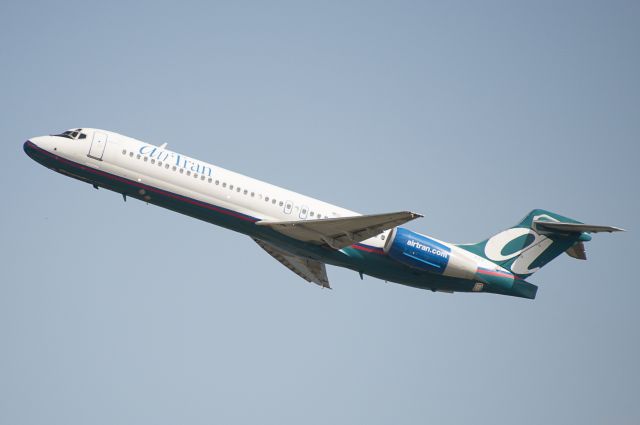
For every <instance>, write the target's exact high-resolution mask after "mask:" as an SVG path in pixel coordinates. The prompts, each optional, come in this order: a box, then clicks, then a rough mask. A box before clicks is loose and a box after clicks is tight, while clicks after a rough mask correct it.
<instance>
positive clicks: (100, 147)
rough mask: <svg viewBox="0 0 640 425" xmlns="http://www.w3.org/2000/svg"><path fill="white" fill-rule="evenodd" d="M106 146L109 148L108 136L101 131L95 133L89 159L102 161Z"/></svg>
mask: <svg viewBox="0 0 640 425" xmlns="http://www.w3.org/2000/svg"><path fill="white" fill-rule="evenodd" d="M105 146H107V135H106V134H104V133H100V132H99V131H96V132H94V133H93V140H92V141H91V148H89V157H91V158H94V159H97V160H98V161H102V155H104V148H105Z"/></svg>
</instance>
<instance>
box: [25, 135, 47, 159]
mask: <svg viewBox="0 0 640 425" xmlns="http://www.w3.org/2000/svg"><path fill="white" fill-rule="evenodd" d="M46 139H47V138H46V137H32V138H31V139H29V140H27V141H26V142H24V145H22V148H23V149H24V152H25V153H26V154H27V155H29V158H31V159H33V160H34V161H36V162H39V163H41V164H42V163H43V161H44V160H46V159H47V158H48V157H50V156H51V154H49V152H48V150H49V149H47V140H46Z"/></svg>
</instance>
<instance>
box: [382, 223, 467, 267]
mask: <svg viewBox="0 0 640 425" xmlns="http://www.w3.org/2000/svg"><path fill="white" fill-rule="evenodd" d="M384 252H385V253H386V254H387V255H388V256H389V257H391V258H392V259H394V260H395V261H397V262H399V263H402V264H404V265H406V266H409V267H411V268H414V269H418V270H422V271H427V272H431V273H437V274H442V275H445V276H451V277H458V278H463V279H473V278H474V276H475V274H476V270H477V268H478V266H477V263H476V262H475V261H474V260H473V259H472V258H470V256H468V254H466V253H464V252H461V250H460V249H458V248H457V247H455V246H450V245H446V244H444V243H443V242H440V241H438V240H436V239H432V238H430V237H428V236H425V235H421V234H420V233H416V232H412V231H411V230H409V229H405V228H402V227H396V228H395V229H393V230H392V231H391V233H390V234H389V238H388V239H387V242H386V243H385V245H384Z"/></svg>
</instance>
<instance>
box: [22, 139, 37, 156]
mask: <svg viewBox="0 0 640 425" xmlns="http://www.w3.org/2000/svg"><path fill="white" fill-rule="evenodd" d="M35 147H36V145H35V143H33V142H32V141H31V140H27V141H26V142H24V145H22V148H23V149H24V152H25V153H26V154H27V155H29V156H31V155H30V154H31V153H32V152H33V151H34V149H35Z"/></svg>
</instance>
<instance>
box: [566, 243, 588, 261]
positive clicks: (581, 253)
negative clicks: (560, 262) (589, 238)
mask: <svg viewBox="0 0 640 425" xmlns="http://www.w3.org/2000/svg"><path fill="white" fill-rule="evenodd" d="M565 252H566V253H567V255H569V256H570V257H573V258H577V259H578V260H586V259H587V250H586V249H584V243H583V242H576V243H575V245H573V246H572V247H571V248H569V249H567V250H566V251H565Z"/></svg>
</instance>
